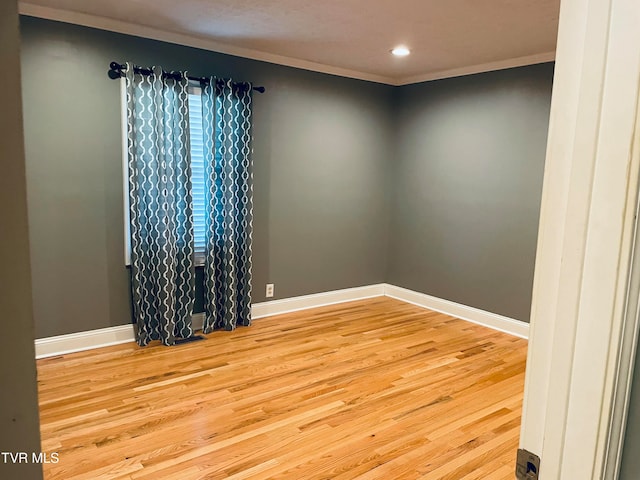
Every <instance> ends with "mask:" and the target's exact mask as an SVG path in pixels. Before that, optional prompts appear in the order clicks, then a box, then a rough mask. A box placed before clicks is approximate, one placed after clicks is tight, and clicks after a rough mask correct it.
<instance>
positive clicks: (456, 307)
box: [384, 284, 529, 339]
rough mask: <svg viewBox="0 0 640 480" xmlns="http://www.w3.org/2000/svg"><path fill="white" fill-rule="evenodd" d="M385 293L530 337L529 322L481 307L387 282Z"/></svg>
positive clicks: (463, 318) (493, 327)
mask: <svg viewBox="0 0 640 480" xmlns="http://www.w3.org/2000/svg"><path fill="white" fill-rule="evenodd" d="M384 294H385V295H386V296H387V297H391V298H395V299H397V300H402V301H403V302H407V303H412V304H413V305H417V306H419V307H423V308H428V309H429V310H435V311H436V312H440V313H445V314H447V315H451V316H452V317H456V318H460V319H462V320H466V321H468V322H472V323H477V324H478V325H483V326H485V327H488V328H492V329H494V330H499V331H501V332H504V333H508V334H510V335H514V336H516V337H520V338H525V339H528V338H529V324H528V323H525V322H521V321H519V320H514V319H513V318H509V317H505V316H502V315H498V314H497V313H491V312H487V311H485V310H480V309H479V308H474V307H469V306H467V305H462V304H460V303H455V302H451V301H449V300H443V299H442V298H437V297H432V296H431V295H427V294H425V293H420V292H414V291H413V290H408V289H406V288H402V287H396V286H394V285H389V284H385V288H384Z"/></svg>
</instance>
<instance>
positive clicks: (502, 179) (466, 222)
mask: <svg viewBox="0 0 640 480" xmlns="http://www.w3.org/2000/svg"><path fill="white" fill-rule="evenodd" d="M552 77H553V65H552V64H543V65H534V66H529V67H522V68H515V69H511V70H504V71H497V72H491V73H484V74H480V75H472V76H466V77H459V78H453V79H447V80H441V81H436V82H429V83H426V84H418V85H411V86H407V87H403V88H401V89H399V91H398V95H397V97H396V98H397V105H396V111H395V116H396V119H397V138H396V155H395V157H394V159H393V168H392V171H393V172H394V182H395V184H394V192H395V193H394V196H393V206H392V226H391V241H390V244H389V248H390V250H389V257H388V272H387V282H389V283H391V284H393V285H397V286H401V287H406V288H409V289H412V290H417V291H419V292H423V293H427V294H429V295H433V296H436V297H439V298H444V299H447V300H451V301H454V302H458V303H462V304H465V305H469V306H473V307H476V308H480V309H482V310H487V311H489V312H493V313H498V314H501V315H506V316H508V317H511V318H515V319H518V320H522V321H526V322H528V321H529V314H530V305H531V289H532V284H533V268H534V261H535V251H536V241H537V231H538V217H539V205H540V197H541V192H542V176H543V167H544V158H545V149H546V137H547V129H548V125H549V108H550V103H551V84H552Z"/></svg>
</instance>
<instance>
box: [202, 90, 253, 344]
mask: <svg viewBox="0 0 640 480" xmlns="http://www.w3.org/2000/svg"><path fill="white" fill-rule="evenodd" d="M251 109H252V85H251V84H250V83H235V82H232V81H231V80H219V79H216V78H211V79H210V82H209V84H208V85H206V86H205V88H204V89H203V93H202V110H203V113H202V117H203V130H204V132H203V133H204V138H205V148H204V150H205V152H204V154H205V170H206V172H205V191H206V201H205V211H206V214H205V217H206V219H207V225H206V227H207V228H206V250H205V252H206V254H205V279H206V285H205V321H204V327H203V331H204V333H209V332H211V331H212V330H214V329H224V330H233V329H235V328H236V326H238V325H244V326H247V325H250V324H251V235H252V229H253V177H252V165H251Z"/></svg>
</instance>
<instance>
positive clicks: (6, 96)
mask: <svg viewBox="0 0 640 480" xmlns="http://www.w3.org/2000/svg"><path fill="white" fill-rule="evenodd" d="M19 47H20V36H19V33H18V11H17V2H16V0H9V1H4V2H0V65H2V68H3V69H4V74H3V75H2V76H0V105H2V115H0V165H1V166H2V174H1V175H0V225H1V228H2V234H1V235H0V265H1V267H0V318H1V319H2V321H1V322H0V323H1V325H2V338H3V342H2V348H0V451H2V452H27V453H28V454H29V455H31V452H39V451H40V430H39V423H38V397H37V389H36V368H35V360H34V357H35V352H34V347H33V338H34V331H33V316H32V311H31V280H30V272H29V232H28V230H27V193H26V186H25V166H24V146H23V137H22V107H21V102H20V55H19ZM48 453H51V452H48ZM0 478H7V479H9V478H27V479H39V478H42V468H41V466H40V465H38V464H32V463H29V464H24V463H22V464H13V463H11V462H6V463H5V462H4V461H3V459H1V458H0Z"/></svg>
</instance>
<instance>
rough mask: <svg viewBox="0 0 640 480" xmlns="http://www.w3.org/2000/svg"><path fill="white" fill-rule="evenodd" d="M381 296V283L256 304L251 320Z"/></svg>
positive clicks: (382, 290)
mask: <svg viewBox="0 0 640 480" xmlns="http://www.w3.org/2000/svg"><path fill="white" fill-rule="evenodd" d="M383 295H384V284H383V283H380V284H377V285H367V286H366V287H355V288H345V289H343V290H334V291H332V292H323V293H314V294H312V295H303V296H300V297H292V298H285V299H282V300H272V301H270V302H263V303H256V304H254V305H253V308H252V310H251V315H252V317H253V318H263V317H270V316H271V315H280V314H281V313H289V312H297V311H299V310H306V309H308V308H316V307H324V306H326V305H334V304H336V303H343V302H352V301H354V300H363V299H365V298H372V297H381V296H383Z"/></svg>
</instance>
